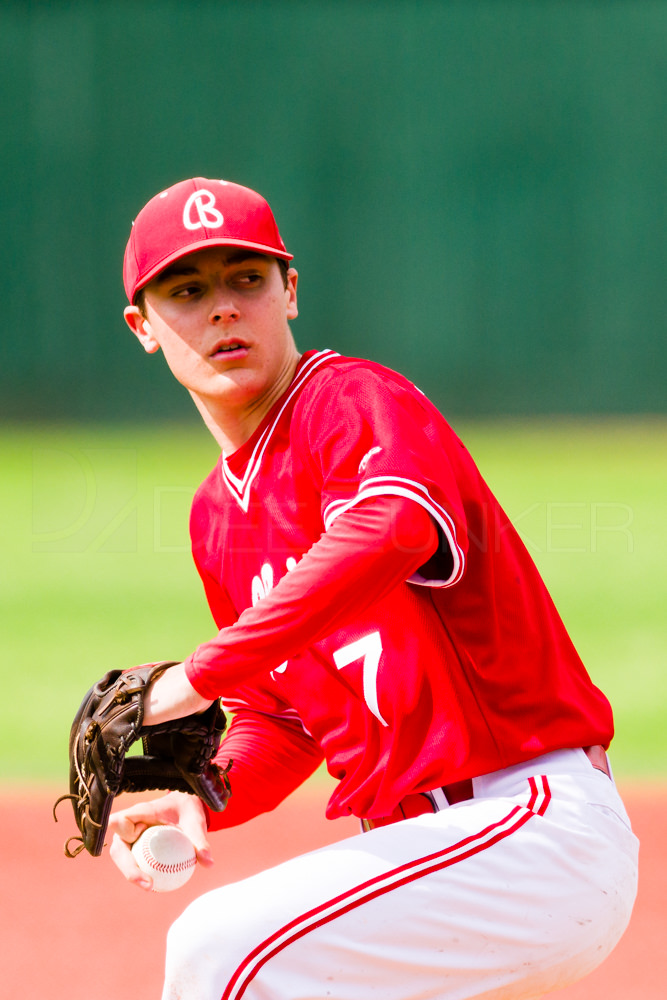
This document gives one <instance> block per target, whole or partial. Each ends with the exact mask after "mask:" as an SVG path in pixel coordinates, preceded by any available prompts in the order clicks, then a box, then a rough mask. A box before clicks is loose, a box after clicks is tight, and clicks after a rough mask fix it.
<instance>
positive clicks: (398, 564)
mask: <svg viewBox="0 0 667 1000" xmlns="http://www.w3.org/2000/svg"><path fill="white" fill-rule="evenodd" d="M436 544H437V542H436V538H435V531H434V529H433V522H432V521H431V519H430V518H429V517H428V516H427V514H426V513H425V512H424V510H423V509H421V508H420V507H416V506H415V504H414V503H413V502H412V501H411V500H404V499H401V498H397V497H371V498H370V499H366V500H365V501H364V502H363V503H360V504H359V505H358V506H355V507H354V508H352V509H350V510H348V511H345V513H344V515H341V516H340V517H339V518H337V519H336V520H335V522H334V523H333V524H332V526H331V528H330V529H329V530H328V531H325V532H324V534H323V535H322V536H321V538H320V539H319V540H318V541H317V542H315V544H314V545H313V546H312V547H311V548H310V549H309V551H308V552H306V554H305V555H304V556H303V558H302V559H301V560H300V561H299V562H298V564H297V565H296V566H295V567H294V568H293V569H292V570H291V571H290V572H289V573H287V574H286V575H285V576H284V577H282V579H281V580H279V581H278V583H277V584H276V586H275V587H274V588H273V589H272V590H271V591H269V593H268V594H266V596H265V597H263V598H262V600H261V601H259V602H258V603H257V604H256V605H254V606H253V607H250V608H246V609H245V610H244V611H243V612H242V613H241V614H240V615H239V618H238V620H237V621H236V622H235V623H234V624H232V625H231V626H229V627H227V628H222V629H221V630H220V631H219V633H218V635H217V636H215V637H214V638H213V639H211V640H210V641H209V642H206V643H203V644H202V645H201V646H198V647H197V649H196V650H195V651H194V653H193V654H192V655H191V656H189V657H188V659H187V660H186V661H185V669H186V674H187V676H188V679H189V680H190V683H191V684H192V685H193V687H194V688H195V690H196V691H198V692H199V694H201V695H202V696H203V697H205V698H217V697H222V698H223V700H224V701H225V703H227V699H228V697H229V695H230V694H231V695H232V697H234V693H235V689H238V687H239V686H240V685H246V684H249V683H252V684H255V682H256V681H255V678H258V677H260V676H261V675H262V674H266V673H267V672H268V671H270V670H273V669H275V668H277V667H278V666H279V665H280V664H282V663H283V662H284V661H285V660H288V659H289V658H290V657H291V656H294V655H296V654H298V653H300V652H301V651H302V650H304V649H306V648H307V647H309V646H311V645H312V644H313V643H315V642H317V641H318V640H320V639H322V638H324V637H326V636H328V635H331V634H332V633H333V632H334V631H335V630H336V629H337V628H339V627H341V626H342V625H344V624H347V623H349V622H350V621H353V620H356V618H357V617H358V616H359V615H360V614H362V613H363V612H364V611H365V610H367V609H368V608H369V607H371V605H372V604H374V603H375V601H378V600H380V599H382V598H383V597H385V596H386V595H387V594H388V593H389V592H390V591H391V590H393V589H394V587H397V586H398V585H399V584H402V583H404V582H405V581H406V580H408V579H409V578H410V576H411V575H412V574H413V573H414V572H415V570H416V569H417V568H418V567H420V566H421V565H422V564H423V563H424V562H425V561H427V560H428V559H429V558H430V557H431V556H432V555H433V553H434V552H435V547H436Z"/></svg>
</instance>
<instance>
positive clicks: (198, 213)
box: [183, 188, 225, 229]
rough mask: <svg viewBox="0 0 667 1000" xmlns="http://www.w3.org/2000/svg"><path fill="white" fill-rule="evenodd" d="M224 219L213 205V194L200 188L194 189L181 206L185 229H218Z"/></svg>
mask: <svg viewBox="0 0 667 1000" xmlns="http://www.w3.org/2000/svg"><path fill="white" fill-rule="evenodd" d="M224 221H225V220H224V219H223V216H222V213H221V212H219V211H218V209H217V208H216V207H215V196H214V195H212V194H211V192H210V191H207V190H206V188H201V189H200V190H199V191H194V192H193V193H192V194H191V195H190V197H189V198H188V200H187V201H186V203H185V207H184V208H183V225H184V226H185V228H186V229H203V228H204V226H206V227H207V228H208V229H218V228H219V227H220V226H221V225H222V223H223V222H224Z"/></svg>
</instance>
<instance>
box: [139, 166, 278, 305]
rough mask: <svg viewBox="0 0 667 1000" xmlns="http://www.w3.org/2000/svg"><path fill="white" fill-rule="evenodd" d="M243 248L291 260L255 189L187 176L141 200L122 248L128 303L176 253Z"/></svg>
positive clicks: (264, 203)
mask: <svg viewBox="0 0 667 1000" xmlns="http://www.w3.org/2000/svg"><path fill="white" fill-rule="evenodd" d="M211 246H220V247H227V246H232V247H248V248H249V249H251V250H256V251H257V252H258V253H264V254H267V255H269V256H271V257H281V258H282V259H283V260H292V257H293V254H291V253H288V252H287V250H286V249H285V244H284V243H283V241H282V239H281V238H280V233H279V232H278V226H277V225H276V220H275V219H274V217H273V212H272V211H271V208H270V207H269V204H268V202H266V201H265V200H264V198H262V196H261V194H257V192H256V191H252V190H251V189H250V188H247V187H242V186H241V185H240V184H232V183H231V181H221V180H216V181H213V180H207V179H206V178H205V177H193V178H191V179H190V180H187V181H179V183H178V184H174V185H173V186H172V187H169V188H167V190H166V191H162V192H160V194H157V195H155V197H154V198H151V200H150V201H149V202H148V203H147V204H146V205H144V207H143V208H142V210H141V211H140V212H139V215H138V216H137V217H136V219H135V220H134V222H133V223H132V232H131V233H130V238H129V240H128V243H127V247H126V248H125V259H124V262H123V284H124V285H125V291H126V293H127V297H128V299H129V300H130V302H134V298H135V296H136V294H137V292H138V291H139V290H140V289H142V288H143V287H144V286H145V285H147V284H148V282H149V281H151V280H152V279H153V278H154V277H155V276H156V275H157V274H159V273H160V271H162V270H164V268H165V267H168V266H169V264H172V263H173V262H174V261H175V260H178V259H179V257H185V255H186V254H189V253H194V251H196V250H205V249H206V247H211Z"/></svg>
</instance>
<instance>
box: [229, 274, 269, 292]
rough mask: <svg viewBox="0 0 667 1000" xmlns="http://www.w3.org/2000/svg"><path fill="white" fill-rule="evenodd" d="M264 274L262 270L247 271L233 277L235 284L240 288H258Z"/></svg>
mask: <svg viewBox="0 0 667 1000" xmlns="http://www.w3.org/2000/svg"><path fill="white" fill-rule="evenodd" d="M263 278H264V275H263V274H261V272H260V271H245V272H244V273H242V274H237V275H235V276H234V277H233V278H232V281H233V283H234V284H235V285H238V287H239V288H256V287H257V285H260V284H261V283H262V280H263Z"/></svg>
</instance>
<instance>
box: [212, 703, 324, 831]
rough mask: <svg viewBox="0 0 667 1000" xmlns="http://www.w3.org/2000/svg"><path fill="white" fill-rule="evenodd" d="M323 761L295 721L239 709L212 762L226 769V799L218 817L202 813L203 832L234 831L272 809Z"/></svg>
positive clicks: (217, 814) (321, 754)
mask: <svg viewBox="0 0 667 1000" xmlns="http://www.w3.org/2000/svg"><path fill="white" fill-rule="evenodd" d="M323 756H324V755H323V753H322V750H321V749H320V747H319V746H318V745H317V743H316V742H315V741H314V740H313V739H312V738H311V737H310V736H309V735H308V734H307V733H306V731H305V730H304V728H303V726H302V725H301V723H300V722H299V721H298V719H296V718H294V719H290V718H288V717H286V716H285V715H282V716H277V715H274V714H271V713H265V712H261V711H253V710H251V709H248V708H240V709H239V711H238V713H237V714H236V715H235V716H234V718H233V720H232V722H231V725H230V727H229V730H228V732H227V734H226V735H225V737H224V739H223V740H222V742H221V744H220V749H219V750H218V753H217V755H216V758H215V759H216V763H217V764H219V765H220V767H222V768H227V767H228V766H229V783H230V787H231V790H232V794H231V796H230V798H229V800H228V803H227V807H226V808H225V809H224V811H223V812H221V813H216V812H213V811H212V810H210V809H208V808H207V807H206V806H205V807H204V808H205V810H206V816H207V822H208V828H209V830H220V829H223V828H226V827H230V826H238V825H239V824H241V823H246V822H247V821H248V820H250V819H253V818H254V817H255V816H259V814H260V813H264V812H270V811H271V810H272V809H275V808H276V806H278V805H279V804H280V803H281V802H282V801H283V799H285V798H287V796H288V795H290V794H291V793H292V792H293V791H295V789H297V788H298V787H299V785H301V784H303V782H304V781H305V780H306V779H307V778H309V777H310V775H311V774H313V772H314V771H315V770H316V769H317V767H318V766H319V764H320V763H321V762H322V760H323ZM230 762H231V764H230Z"/></svg>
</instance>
